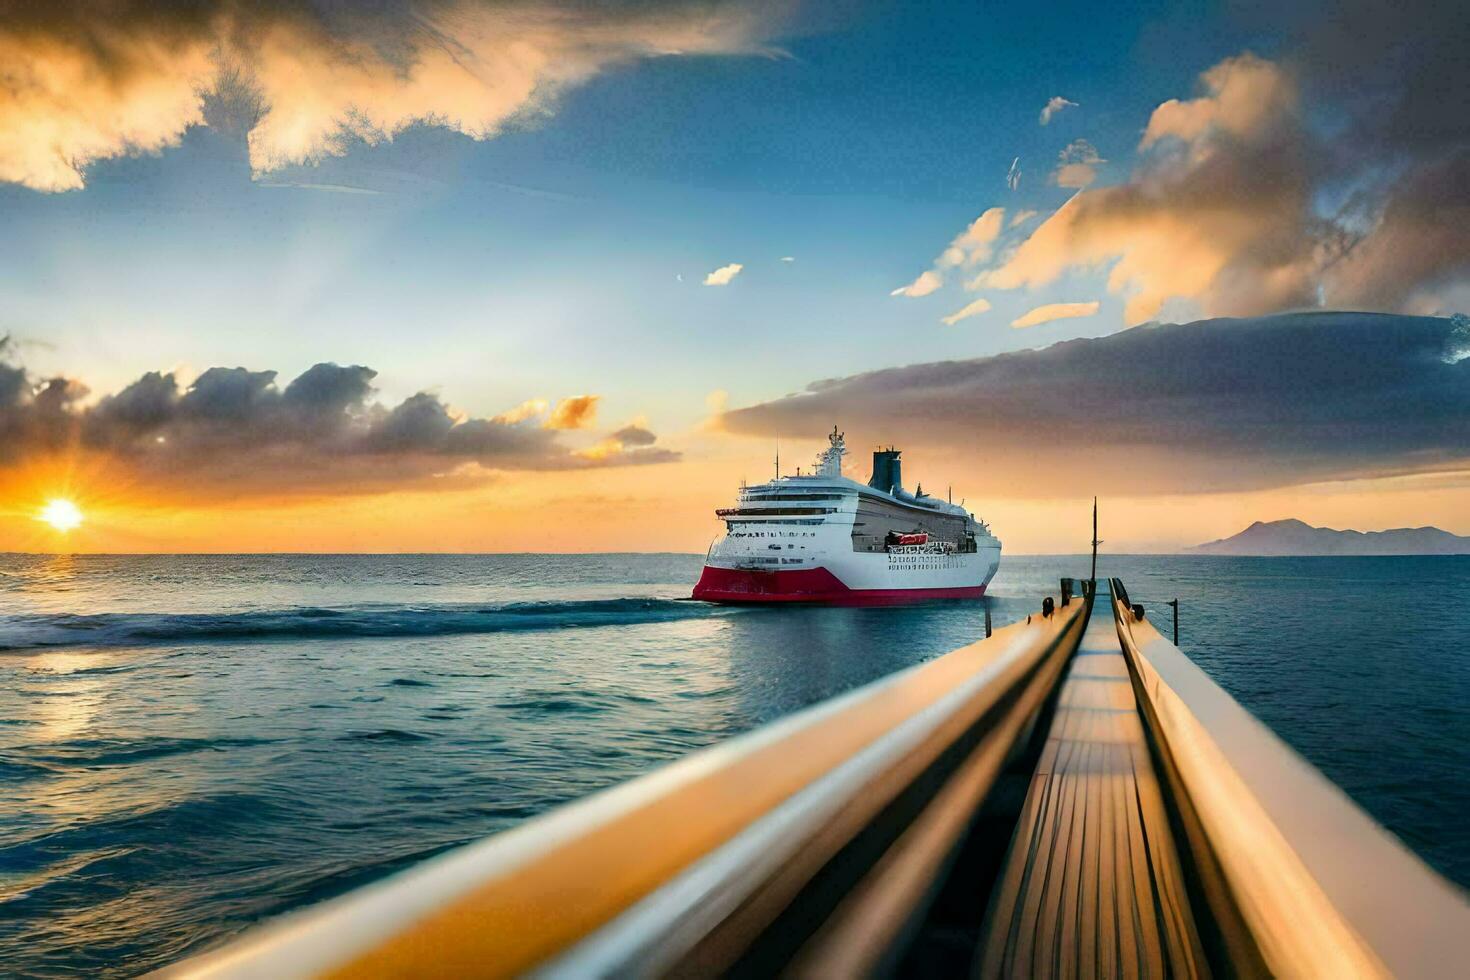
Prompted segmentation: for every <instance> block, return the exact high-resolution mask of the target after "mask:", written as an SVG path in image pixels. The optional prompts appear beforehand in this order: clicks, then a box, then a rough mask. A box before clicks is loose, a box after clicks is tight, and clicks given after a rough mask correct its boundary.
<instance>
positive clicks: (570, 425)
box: [541, 395, 601, 429]
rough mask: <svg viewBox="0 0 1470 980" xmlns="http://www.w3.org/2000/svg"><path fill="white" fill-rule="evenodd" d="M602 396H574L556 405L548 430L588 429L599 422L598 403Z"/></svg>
mask: <svg viewBox="0 0 1470 980" xmlns="http://www.w3.org/2000/svg"><path fill="white" fill-rule="evenodd" d="M600 397H601V396H600V395H573V396H572V397H570V398H563V399H562V400H561V401H559V402H557V403H556V407H555V408H553V409H552V410H551V414H550V415H548V416H547V417H546V421H545V422H543V423H541V424H542V427H543V428H547V429H586V428H589V427H591V425H592V423H593V422H595V421H596V420H597V402H598V399H599V398H600Z"/></svg>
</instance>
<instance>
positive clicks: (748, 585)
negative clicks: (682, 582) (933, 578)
mask: <svg viewBox="0 0 1470 980" xmlns="http://www.w3.org/2000/svg"><path fill="white" fill-rule="evenodd" d="M984 594H985V586H983V585H976V586H965V587H959V588H947V589H849V588H848V587H847V586H845V585H843V584H842V581H841V580H840V579H839V578H838V577H837V576H836V575H833V574H832V573H831V572H829V571H827V570H826V569H825V568H800V569H797V568H793V569H788V570H786V571H770V572H763V571H755V570H748V569H741V568H714V567H712V566H710V565H706V566H704V572H703V574H701V575H700V576H699V584H698V585H696V586H695V587H694V598H696V599H700V600H702V601H704V602H726V603H768V602H809V603H826V604H830V605H841V606H893V605H901V604H903V603H906V602H927V601H929V600H931V599H978V598H980V597H981V596H983V595H984Z"/></svg>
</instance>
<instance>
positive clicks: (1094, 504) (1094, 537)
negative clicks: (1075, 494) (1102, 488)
mask: <svg viewBox="0 0 1470 980" xmlns="http://www.w3.org/2000/svg"><path fill="white" fill-rule="evenodd" d="M1100 544H1102V542H1101V541H1099V540H1098V539H1097V498H1096V497H1093V498H1092V581H1093V584H1094V585H1096V584H1097V546H1098V545H1100Z"/></svg>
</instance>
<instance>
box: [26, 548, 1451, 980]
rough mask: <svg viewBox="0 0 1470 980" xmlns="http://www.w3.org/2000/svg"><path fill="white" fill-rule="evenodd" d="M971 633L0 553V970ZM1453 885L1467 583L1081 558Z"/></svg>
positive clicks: (122, 966)
mask: <svg viewBox="0 0 1470 980" xmlns="http://www.w3.org/2000/svg"><path fill="white" fill-rule="evenodd" d="M1086 562H1087V560H1086V559H1085V558H1081V557H1039V558H1033V557H1022V558H1006V559H1004V560H1003V562H1002V565H1001V572H1000V574H999V575H998V576H997V578H996V580H995V582H994V584H993V585H992V595H991V596H990V597H988V598H987V599H986V600H984V601H983V603H981V602H964V603H946V604H936V605H930V606H921V607H911V608H880V609H760V608H739V609H729V608H720V607H711V606H705V605H701V604H696V603H691V602H686V601H682V600H681V598H680V597H682V596H686V595H687V594H688V591H689V588H690V585H691V583H692V582H693V581H694V579H695V578H696V577H697V575H698V570H699V565H700V558H699V557H698V556H688V555H591V556H586V555H578V556H555V555H541V556H536V555H496V556H402V557H398V556H394V557H381V556H353V557H330V556H328V557H322V556H271V557H258V556H255V557H228V556H200V557H187V556H185V557H180V556H168V557H55V558H52V557H27V556H18V555H12V556H0V972H4V973H5V974H7V975H18V976H75V975H104V976H108V975H115V976H130V975H134V974H136V973H139V972H142V971H144V970H146V969H150V968H153V967H157V966H161V965H163V964H165V963H168V962H170V961H172V960H174V959H177V958H178V957H180V956H183V955H186V954H189V953H192V952H196V951H200V950H203V949H207V948H209V947H211V946H213V945H216V944H218V943H220V942H222V941H223V940H224V939H226V938H228V937H229V936H231V935H233V934H235V933H237V932H239V931H240V930H241V929H243V928H245V927H246V926H248V925H250V924H251V923H254V922H257V921H259V920H261V919H263V918H266V917H269V916H272V915H276V914H279V913H281V912H284V911H287V910H289V909H293V908H296V907H299V906H302V905H306V904H309V903H312V902H316V901H320V900H322V899H325V898H328V897H331V896H333V895H336V894H339V893H341V892H343V891H346V890H348V889H350V888H352V887H354V886H357V885H360V884H363V883H366V882H369V881H372V880H374V879H376V878H379V877H382V876H383V875H386V874H389V873H391V872H393V871H395V870H398V869H400V868H402V867H404V866H406V865H408V864H411V863H413V862H415V861H419V860H422V859H423V858H426V857H429V856H431V855H433V854H436V853H438V852H440V851H442V850H444V849H445V848H448V847H452V846H454V845H456V844H460V843H463V842H466V841H469V840H473V839H475V838H478V837H481V836H483V835H485V834H488V833H492V832H494V831H498V830H503V829H505V828H507V827H510V826H512V825H514V824H515V823H517V822H518V821H521V820H524V819H526V818H527V817H530V816H532V815H535V814H537V813H540V812H543V811H545V810H546V809H548V808H550V807H553V806H555V805H557V804H559V803H563V802H566V801H568V800H572V799H575V798H577V797H579V796H582V795H584V794H586V793H589V792H592V791H594V790H596V789H599V788H601V787H604V786H608V785H610V784H612V783H615V782H618V781H619V780H623V779H626V778H628V777H630V776H635V775H637V774H639V773H643V772H646V771H648V770H649V769H651V768H653V767H655V766H657V765H659V764H660V763H663V762H667V761H669V760H671V759H674V758H677V757H679V756H681V755H683V754H685V753H687V752H689V751H691V750H693V749H697V748H699V747H701V746H705V745H708V744H710V743H712V742H715V741H718V740H719V739H722V738H725V737H728V736H730V735H733V734H736V733H738V732H742V731H745V730H747V729H749V728H751V727H753V726H756V725H759V724H762V723H764V722H767V721H770V720H771V719H774V718H777V717H779V716H781V715H784V714H786V713H788V712H791V711H793V710H796V709H798V708H800V707H802V706H804V705H808V704H811V703H813V702H815V701H818V700H821V699H823V698H826V697H829V696H831V695H834V694H837V693H839V692H841V691H844V690H847V689H849V688H851V687H853V686H855V685H858V684H862V683H864V682H866V681H869V680H872V679H874V678H876V677H879V676H882V675H884V674H887V673H890V672H892V671H894V670H898V669H900V668H903V667H906V666H908V665H910V664H913V663H917V662H919V661H922V660H926V659H929V658H932V657H935V656H937V655H939V654H942V653H944V652H946V651H948V650H951V649H953V648H955V647H957V646H960V645H962V644H964V643H967V642H969V641H971V640H973V639H976V638H977V637H979V636H981V635H982V634H983V631H984V609H985V607H987V606H988V607H989V609H990V611H991V613H992V616H993V618H994V621H995V623H996V625H1003V624H1005V623H1008V622H1012V621H1014V620H1016V619H1018V618H1022V617H1024V616H1025V615H1027V614H1028V613H1030V612H1032V611H1034V610H1036V609H1037V608H1038V606H1039V599H1040V596H1041V595H1043V594H1044V593H1046V592H1048V591H1055V589H1056V582H1057V579H1058V577H1060V576H1061V575H1085V574H1086V571H1087V564H1086ZM1099 574H1100V575H1118V576H1121V577H1122V578H1123V579H1124V581H1125V583H1126V584H1127V585H1128V588H1129V591H1130V593H1131V594H1132V596H1133V598H1134V599H1135V601H1139V602H1142V603H1144V604H1145V605H1146V606H1147V607H1149V609H1150V614H1151V616H1152V617H1153V618H1154V619H1155V620H1156V621H1157V622H1159V623H1160V624H1161V625H1162V626H1164V627H1165V629H1166V630H1167V625H1168V610H1167V607H1165V606H1164V605H1163V602H1164V601H1165V600H1167V599H1170V598H1174V597H1175V596H1177V597H1178V598H1179V600H1180V604H1181V624H1180V633H1181V637H1180V638H1181V646H1182V647H1183V648H1184V650H1185V651H1186V652H1187V653H1189V654H1190V656H1192V657H1193V658H1194V659H1195V660H1196V662H1198V663H1199V664H1200V665H1201V666H1203V667H1204V668H1205V669H1206V670H1207V671H1208V672H1209V673H1210V674H1211V675H1212V676H1213V677H1214V678H1215V679H1216V680H1217V681H1218V682H1219V683H1220V684H1221V685H1223V686H1224V687H1225V688H1226V689H1227V690H1229V691H1230V692H1231V693H1232V694H1233V695H1234V696H1235V697H1236V698H1238V699H1239V700H1240V701H1241V702H1242V703H1243V704H1245V705H1246V707H1248V708H1249V709H1251V710H1252V711H1253V712H1255V713H1256V715H1257V716H1258V717H1260V718H1261V719H1262V720H1263V721H1265V722H1266V723H1267V724H1268V725H1270V726H1271V727H1272V728H1273V729H1274V730H1275V731H1276V732H1277V733H1278V734H1279V735H1280V736H1281V737H1282V738H1284V739H1285V740H1286V741H1287V742H1288V743H1290V744H1291V745H1292V746H1293V747H1295V748H1296V749H1297V750H1298V751H1299V752H1301V753H1302V754H1303V755H1305V756H1306V757H1307V758H1308V759H1309V760H1311V761H1312V762H1313V763H1315V764H1316V765H1317V766H1318V767H1320V768H1321V769H1322V770H1323V771H1324V772H1326V774H1327V775H1328V776H1329V777H1330V778H1332V779H1333V780H1334V781H1336V782H1337V783H1338V784H1339V785H1341V786H1342V787H1343V788H1344V789H1345V790H1347V792H1348V793H1349V794H1351V795H1352V796H1353V797H1354V798H1355V799H1356V800H1357V801H1358V802H1359V803H1360V804H1361V805H1363V806H1364V807H1365V808H1366V809H1367V810H1368V811H1369V812H1370V813H1372V814H1373V815H1374V816H1375V817H1376V818H1377V819H1378V820H1380V821H1381V822H1382V823H1384V824H1385V825H1387V826H1388V827H1389V828H1390V829H1391V830H1393V831H1394V832H1395V833H1397V834H1398V835H1399V836H1400V837H1401V838H1402V839H1403V840H1405V841H1406V842H1407V843H1408V844H1409V846H1410V847H1412V848H1413V849H1414V850H1416V851H1417V852H1418V853H1419V854H1420V855H1421V856H1423V857H1424V859H1425V860H1427V861H1428V862H1429V863H1430V864H1432V865H1433V866H1435V867H1436V868H1438V869H1439V870H1440V871H1441V872H1443V873H1444V874H1446V875H1447V876H1449V877H1451V878H1452V879H1454V880H1456V881H1458V882H1460V883H1461V884H1462V885H1466V884H1470V821H1466V820H1465V818H1464V814H1465V813H1466V812H1470V615H1467V612H1466V610H1470V558H1460V557H1443V558H1438V557H1437V558H1309V559H1252V558H1203V557H1195V558H1182V557H1143V556H1139V557H1128V556H1123V557H1113V556H1105V557H1104V558H1103V559H1102V560H1101V562H1100V566H1099Z"/></svg>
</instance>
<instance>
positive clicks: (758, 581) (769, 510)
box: [694, 427, 1000, 605]
mask: <svg viewBox="0 0 1470 980" xmlns="http://www.w3.org/2000/svg"><path fill="white" fill-rule="evenodd" d="M828 442H829V445H828V447H827V449H826V450H824V451H823V452H822V453H821V455H819V456H818V457H817V464H816V466H815V467H813V471H812V472H811V473H809V474H805V475H803V474H802V473H801V472H800V471H799V470H798V471H797V475H796V476H780V475H777V477H776V478H775V479H774V480H771V481H770V482H768V483H762V484H760V485H759V486H744V487H741V489H740V500H739V503H738V504H737V505H736V506H734V507H726V508H721V509H719V510H716V511H715V514H716V516H718V517H719V518H720V520H722V521H724V522H725V533H724V534H723V535H722V536H721V537H719V538H717V539H716V540H715V541H714V543H713V544H711V545H710V548H709V552H708V554H707V555H706V557H705V563H704V571H703V572H702V573H701V575H700V576H699V584H697V585H696V586H695V587H694V598H695V599H702V600H705V601H707V602H724V603H769V602H810V603H833V604H849V605H866V604H888V603H900V602H915V601H922V600H929V599H973V598H978V597H980V596H982V595H984V594H985V587H986V586H987V585H989V584H990V580H991V578H993V577H994V575H995V570H996V568H997V567H998V566H999V565H1000V540H999V539H997V538H996V537H995V535H993V534H991V533H990V528H989V527H987V526H986V524H985V522H984V521H981V520H977V519H976V518H975V515H973V514H971V513H969V512H968V511H966V510H965V509H964V507H962V506H959V505H956V504H954V503H951V502H948V501H946V500H941V499H939V498H937V497H933V496H930V495H928V494H926V493H924V490H923V486H922V484H921V485H920V486H919V487H917V488H916V489H915V491H914V492H913V493H910V492H909V491H907V490H905V489H904V488H903V476H902V465H901V461H900V453H899V451H898V450H897V449H893V448H891V447H890V448H886V449H878V450H876V451H875V452H874V453H873V475H872V478H871V479H869V480H868V482H867V483H859V482H858V481H856V480H853V479H851V478H849V477H846V476H843V475H842V458H843V456H845V455H846V454H847V448H846V446H845V445H844V442H843V434H842V433H840V432H838V431H837V429H836V428H835V427H834V428H833V429H832V434H831V435H830V436H828ZM778 473H779V468H778Z"/></svg>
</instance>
